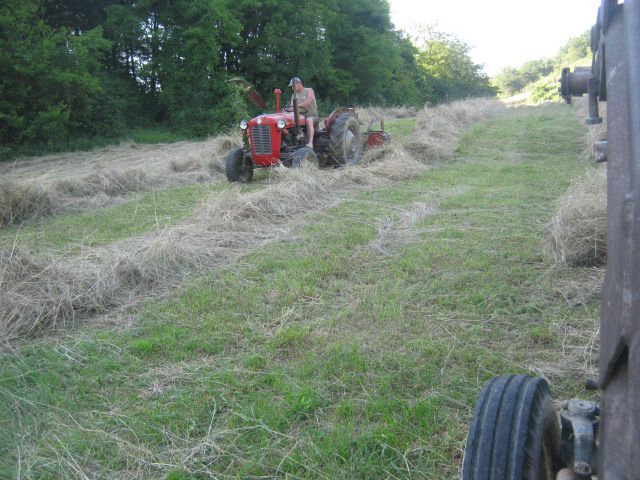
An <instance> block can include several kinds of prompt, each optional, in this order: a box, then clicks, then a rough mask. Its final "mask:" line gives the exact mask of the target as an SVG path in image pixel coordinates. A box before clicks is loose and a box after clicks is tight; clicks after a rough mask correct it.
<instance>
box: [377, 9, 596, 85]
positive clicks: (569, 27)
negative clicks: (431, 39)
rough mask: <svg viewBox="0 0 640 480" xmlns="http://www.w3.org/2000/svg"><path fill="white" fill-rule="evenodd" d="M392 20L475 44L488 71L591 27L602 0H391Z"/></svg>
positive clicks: (546, 52)
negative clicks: (425, 27) (433, 28)
mask: <svg viewBox="0 0 640 480" xmlns="http://www.w3.org/2000/svg"><path fill="white" fill-rule="evenodd" d="M388 1H389V5H390V7H391V20H392V21H393V23H394V25H395V26H396V28H397V29H400V30H404V31H405V32H407V33H409V34H413V33H415V32H417V31H419V28H420V26H421V25H423V26H424V25H435V26H436V29H437V30H438V31H441V32H445V33H450V34H453V35H455V36H456V37H458V38H459V39H460V40H462V41H464V42H465V43H466V44H467V45H469V46H470V47H471V51H470V55H471V58H472V59H473V61H474V62H475V63H478V64H482V65H484V71H485V72H486V73H487V74H488V75H489V76H492V75H495V74H497V73H498V72H499V71H500V70H501V69H502V68H504V67H507V66H510V67H520V66H521V65H522V64H523V63H524V62H527V61H529V60H535V59H538V58H545V57H551V56H553V55H555V54H556V53H557V52H558V50H559V49H560V48H561V47H562V46H563V45H564V44H565V43H566V42H567V40H569V38H571V37H575V36H577V35H580V34H581V33H583V32H585V31H586V30H588V29H590V28H591V26H592V25H593V24H594V23H595V21H596V16H597V12H598V7H599V6H600V3H601V1H600V0H535V1H534V0H528V1H525V0H520V1H518V0H449V1H447V0H388Z"/></svg>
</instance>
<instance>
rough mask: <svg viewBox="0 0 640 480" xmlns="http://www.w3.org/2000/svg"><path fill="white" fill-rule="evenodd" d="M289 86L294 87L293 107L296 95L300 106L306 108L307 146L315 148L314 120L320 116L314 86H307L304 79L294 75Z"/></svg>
mask: <svg viewBox="0 0 640 480" xmlns="http://www.w3.org/2000/svg"><path fill="white" fill-rule="evenodd" d="M289 86H290V87H291V88H293V95H291V106H292V107H293V97H294V96H295V97H296V100H297V102H298V107H301V108H304V109H306V112H305V119H306V125H307V147H309V148H311V149H313V133H314V131H313V122H314V121H315V119H316V118H317V117H318V104H317V103H316V95H315V93H314V91H313V88H305V87H304V86H303V85H302V80H300V78H298V77H293V78H292V79H291V80H290V81H289Z"/></svg>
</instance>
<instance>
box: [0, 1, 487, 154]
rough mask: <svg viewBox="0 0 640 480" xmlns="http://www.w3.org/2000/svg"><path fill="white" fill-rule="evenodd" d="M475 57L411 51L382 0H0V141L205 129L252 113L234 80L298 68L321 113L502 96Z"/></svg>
mask: <svg viewBox="0 0 640 480" xmlns="http://www.w3.org/2000/svg"><path fill="white" fill-rule="evenodd" d="M468 51H469V48H468V46H467V45H466V44H464V43H463V42H461V41H459V40H457V39H456V38H454V37H451V36H448V35H445V34H440V33H437V32H435V33H434V32H432V35H430V36H428V38H424V39H423V42H422V44H420V45H418V46H416V45H414V43H412V41H411V40H410V39H409V38H408V37H407V35H406V34H405V33H404V32H402V31H398V30H397V29H395V27H394V25H393V24H392V22H391V20H390V14H389V5H388V3H387V1H386V0H314V1H311V0H296V1H294V0H0V149H3V151H5V152H6V151H8V150H10V149H11V148H14V147H17V146H20V145H25V144H27V145H28V144H45V145H55V144H60V143H64V142H65V141H67V140H69V139H70V138H72V137H74V136H78V135H81V136H85V137H91V136H102V137H114V138H115V137H118V136H121V135H123V132H126V131H127V129H129V128H131V127H132V126H143V127H154V126H163V127H166V128H169V129H171V130H172V131H175V132H179V133H180V134H182V135H185V136H204V135H207V134H210V133H213V132H215V131H217V130H220V129H221V128H223V127H225V126H228V125H231V124H234V123H235V122H236V121H237V120H238V119H239V118H240V117H242V116H243V115H248V114H250V113H252V112H251V111H250V108H251V107H250V106H249V105H247V103H246V101H245V99H244V96H243V94H242V93H241V92H239V91H238V90H237V87H235V86H234V85H233V84H232V83H229V82H228V80H229V79H231V78H234V77H241V78H243V79H245V80H246V81H248V82H250V83H252V84H254V85H255V86H256V88H257V90H258V91H259V92H260V93H261V94H262V95H263V97H265V98H271V97H272V91H273V89H274V88H275V87H279V88H281V89H283V90H285V89H286V85H287V82H288V79H289V78H290V77H291V76H293V75H297V76H300V77H301V78H302V79H303V80H304V82H305V84H307V85H310V86H312V87H313V88H314V89H315V91H316V93H317V95H318V96H319V98H320V99H321V100H322V102H321V108H322V106H324V108H329V106H337V105H354V104H373V105H379V106H386V105H422V104H424V103H426V102H430V103H438V102H442V101H448V100H454V99H457V98H461V97H467V96H477V95H487V94H493V93H494V90H493V88H492V87H491V86H490V85H489V81H488V78H487V77H486V75H485V74H484V73H483V72H482V66H481V65H476V64H474V63H473V62H472V61H471V59H470V58H469V56H468ZM254 113H255V112H254ZM1 153H2V152H0V154H1Z"/></svg>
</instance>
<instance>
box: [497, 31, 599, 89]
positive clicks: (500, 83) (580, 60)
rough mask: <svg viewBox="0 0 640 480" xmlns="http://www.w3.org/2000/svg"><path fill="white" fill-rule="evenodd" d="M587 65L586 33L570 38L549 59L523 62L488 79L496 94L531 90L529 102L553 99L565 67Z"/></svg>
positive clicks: (589, 58) (587, 35)
mask: <svg viewBox="0 0 640 480" xmlns="http://www.w3.org/2000/svg"><path fill="white" fill-rule="evenodd" d="M576 65H587V66H588V65H591V43H590V32H589V31H586V32H584V33H583V34H582V35H579V36H577V37H573V38H571V39H569V41H568V42H567V43H566V44H565V45H564V46H563V47H562V48H560V50H559V51H558V53H557V54H556V55H555V56H553V57H551V58H540V59H536V60H531V61H529V62H526V63H524V64H523V65H522V66H520V67H519V68H515V67H507V68H504V69H503V70H502V71H501V72H500V73H499V74H498V75H496V76H495V77H493V78H492V79H491V83H492V84H493V85H494V86H495V87H496V88H497V89H498V91H499V95H500V96H502V97H509V96H512V95H516V94H518V93H520V92H523V91H528V92H530V93H531V97H530V98H531V100H532V101H533V102H540V101H543V100H557V99H559V98H560V95H559V93H558V87H559V84H558V79H559V78H560V71H561V70H562V69H563V68H565V67H574V66H576Z"/></svg>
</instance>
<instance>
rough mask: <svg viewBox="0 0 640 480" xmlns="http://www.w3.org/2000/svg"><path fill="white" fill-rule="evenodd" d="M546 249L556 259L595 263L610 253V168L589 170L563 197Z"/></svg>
mask: <svg viewBox="0 0 640 480" xmlns="http://www.w3.org/2000/svg"><path fill="white" fill-rule="evenodd" d="M559 203H560V205H559V208H558V211H557V213H556V214H555V216H554V217H553V219H552V220H551V224H550V226H549V230H550V238H549V243H548V246H547V250H548V251H549V252H550V253H551V255H552V256H553V258H554V259H555V261H556V262H558V263H561V264H566V265H570V266H596V265H603V264H604V263H605V262H606V254H607V245H606V242H607V170H606V168H599V169H590V170H588V171H587V172H586V173H585V174H584V175H583V176H581V177H579V178H577V179H575V180H574V181H573V182H572V183H571V186H570V187H569V189H568V190H567V192H566V193H565V195H564V196H563V197H562V198H561V199H560V202H559Z"/></svg>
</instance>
